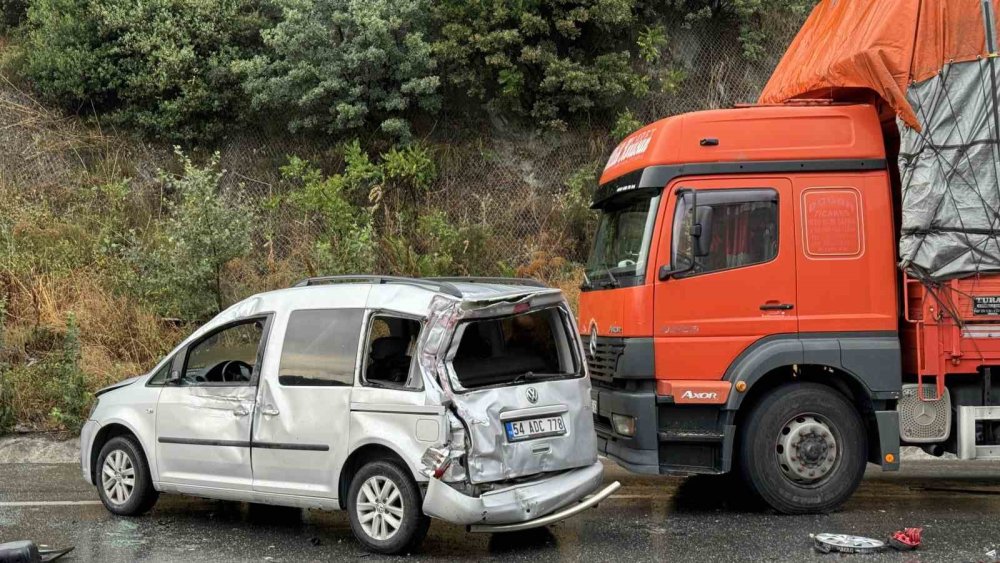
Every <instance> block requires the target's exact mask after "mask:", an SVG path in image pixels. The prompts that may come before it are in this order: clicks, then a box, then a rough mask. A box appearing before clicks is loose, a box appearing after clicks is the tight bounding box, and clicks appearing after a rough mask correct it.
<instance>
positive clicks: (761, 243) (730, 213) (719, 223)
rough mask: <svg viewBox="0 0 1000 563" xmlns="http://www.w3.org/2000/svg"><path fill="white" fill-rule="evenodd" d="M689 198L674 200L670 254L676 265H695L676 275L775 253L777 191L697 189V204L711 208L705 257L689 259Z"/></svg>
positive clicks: (755, 260)
mask: <svg viewBox="0 0 1000 563" xmlns="http://www.w3.org/2000/svg"><path fill="white" fill-rule="evenodd" d="M690 205H691V199H690V198H683V199H681V200H679V201H678V203H677V210H676V213H675V215H674V229H673V257H672V261H673V264H675V267H679V266H682V265H687V264H690V263H691V261H692V260H694V267H693V268H692V269H691V270H690V271H689V272H686V273H684V274H681V275H680V276H678V277H686V276H695V275H698V274H707V273H709V272H718V271H721V270H729V269H732V268H740V267H743V266H751V265H753V264H762V263H764V262H769V261H771V260H773V259H774V258H775V257H776V256H777V255H778V194H777V192H775V191H774V190H766V189H745V190H711V191H699V192H698V207H699V208H702V207H711V209H712V214H711V226H710V228H708V229H707V235H708V236H709V237H710V239H711V241H710V245H709V252H708V255H707V256H700V257H697V258H692V252H691V237H690V236H689V235H688V233H689V232H690V230H691V222H692V220H693V213H692V210H691V209H690Z"/></svg>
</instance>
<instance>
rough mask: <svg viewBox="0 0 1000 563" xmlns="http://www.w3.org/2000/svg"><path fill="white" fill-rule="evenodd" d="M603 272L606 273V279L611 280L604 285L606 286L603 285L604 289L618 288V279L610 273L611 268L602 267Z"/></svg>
mask: <svg viewBox="0 0 1000 563" xmlns="http://www.w3.org/2000/svg"><path fill="white" fill-rule="evenodd" d="M604 271H605V272H607V273H608V277H609V278H611V281H610V282H608V283H606V284H604V287H606V288H607V287H619V285H620V284H619V283H618V278H616V277H615V275H614V274H612V273H611V266H605V267H604Z"/></svg>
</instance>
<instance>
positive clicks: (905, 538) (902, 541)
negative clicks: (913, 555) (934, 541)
mask: <svg viewBox="0 0 1000 563" xmlns="http://www.w3.org/2000/svg"><path fill="white" fill-rule="evenodd" d="M923 531H924V529H923V528H904V529H902V530H900V531H898V532H894V533H893V534H892V537H890V538H889V545H891V546H892V547H894V548H896V549H898V550H900V551H910V550H913V549H917V548H918V547H920V534H921V532H923Z"/></svg>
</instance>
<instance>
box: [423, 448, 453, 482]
mask: <svg viewBox="0 0 1000 563" xmlns="http://www.w3.org/2000/svg"><path fill="white" fill-rule="evenodd" d="M420 463H422V464H423V466H424V474H425V475H427V476H428V477H432V478H434V479H440V478H441V476H442V475H444V473H445V471H448V468H449V467H450V466H451V450H449V449H448V448H427V451H425V452H424V455H423V456H421V458H420Z"/></svg>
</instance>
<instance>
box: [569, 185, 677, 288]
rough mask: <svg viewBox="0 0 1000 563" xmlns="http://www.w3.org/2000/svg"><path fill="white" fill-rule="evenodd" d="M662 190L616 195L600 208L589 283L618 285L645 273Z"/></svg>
mask: <svg viewBox="0 0 1000 563" xmlns="http://www.w3.org/2000/svg"><path fill="white" fill-rule="evenodd" d="M659 202H660V193H659V191H658V190H657V191H652V190H642V191H639V190H637V191H635V192H631V193H628V194H623V195H620V196H617V197H616V198H614V199H612V200H611V201H609V202H608V203H607V204H605V205H604V207H603V208H602V209H601V216H600V219H598V224H597V235H596V236H595V238H594V247H593V250H592V251H591V253H590V258H589V259H588V260H587V268H586V274H587V280H588V281H589V282H590V283H593V282H596V281H600V282H602V283H612V284H614V285H618V284H617V279H618V278H619V277H639V278H641V277H642V276H643V275H645V273H646V258H647V257H648V253H649V242H650V240H651V239H652V237H653V224H654V223H655V221H656V208H657V207H658V205H659Z"/></svg>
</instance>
